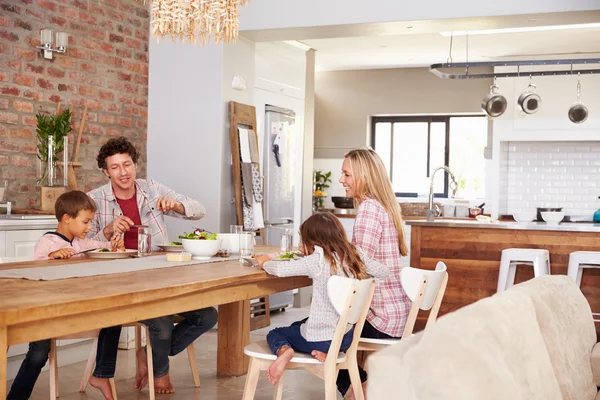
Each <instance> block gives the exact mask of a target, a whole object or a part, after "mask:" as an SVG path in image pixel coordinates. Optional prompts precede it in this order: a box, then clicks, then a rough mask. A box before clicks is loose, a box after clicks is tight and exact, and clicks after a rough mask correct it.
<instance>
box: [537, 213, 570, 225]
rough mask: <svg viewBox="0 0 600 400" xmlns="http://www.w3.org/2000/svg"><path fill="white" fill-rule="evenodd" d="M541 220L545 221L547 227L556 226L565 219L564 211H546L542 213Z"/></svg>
mask: <svg viewBox="0 0 600 400" xmlns="http://www.w3.org/2000/svg"><path fill="white" fill-rule="evenodd" d="M541 214H542V219H543V220H544V221H546V224H548V225H558V224H560V221H562V220H563V218H564V217H565V212H564V211H546V212H542V213H541Z"/></svg>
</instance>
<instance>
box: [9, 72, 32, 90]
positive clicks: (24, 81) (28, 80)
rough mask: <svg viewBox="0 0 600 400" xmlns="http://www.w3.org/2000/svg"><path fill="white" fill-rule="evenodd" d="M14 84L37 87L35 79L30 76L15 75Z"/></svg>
mask: <svg viewBox="0 0 600 400" xmlns="http://www.w3.org/2000/svg"><path fill="white" fill-rule="evenodd" d="M13 82H14V83H16V84H17V85H21V86H29V87H33V85H35V77H34V76H30V75H21V74H15V75H14V77H13Z"/></svg>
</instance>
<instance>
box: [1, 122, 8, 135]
mask: <svg viewBox="0 0 600 400" xmlns="http://www.w3.org/2000/svg"><path fill="white" fill-rule="evenodd" d="M6 135H8V128H7V127H6V125H4V124H0V136H6Z"/></svg>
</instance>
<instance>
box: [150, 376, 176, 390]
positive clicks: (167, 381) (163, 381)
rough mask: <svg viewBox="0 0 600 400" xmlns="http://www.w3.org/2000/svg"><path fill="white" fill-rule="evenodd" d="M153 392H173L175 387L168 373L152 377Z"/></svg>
mask: <svg viewBox="0 0 600 400" xmlns="http://www.w3.org/2000/svg"><path fill="white" fill-rule="evenodd" d="M154 392H155V393H158V394H170V393H175V388H174V387H173V384H172V383H171V378H169V374H166V375H163V376H161V377H160V378H154Z"/></svg>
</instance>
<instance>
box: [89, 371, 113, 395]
mask: <svg viewBox="0 0 600 400" xmlns="http://www.w3.org/2000/svg"><path fill="white" fill-rule="evenodd" d="M90 385H92V386H93V387H95V388H96V389H98V390H100V391H101V392H102V394H103V395H104V398H105V399H106V400H114V399H113V396H112V390H111V388H110V382H109V381H108V378H97V377H95V376H93V375H92V376H91V377H90Z"/></svg>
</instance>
